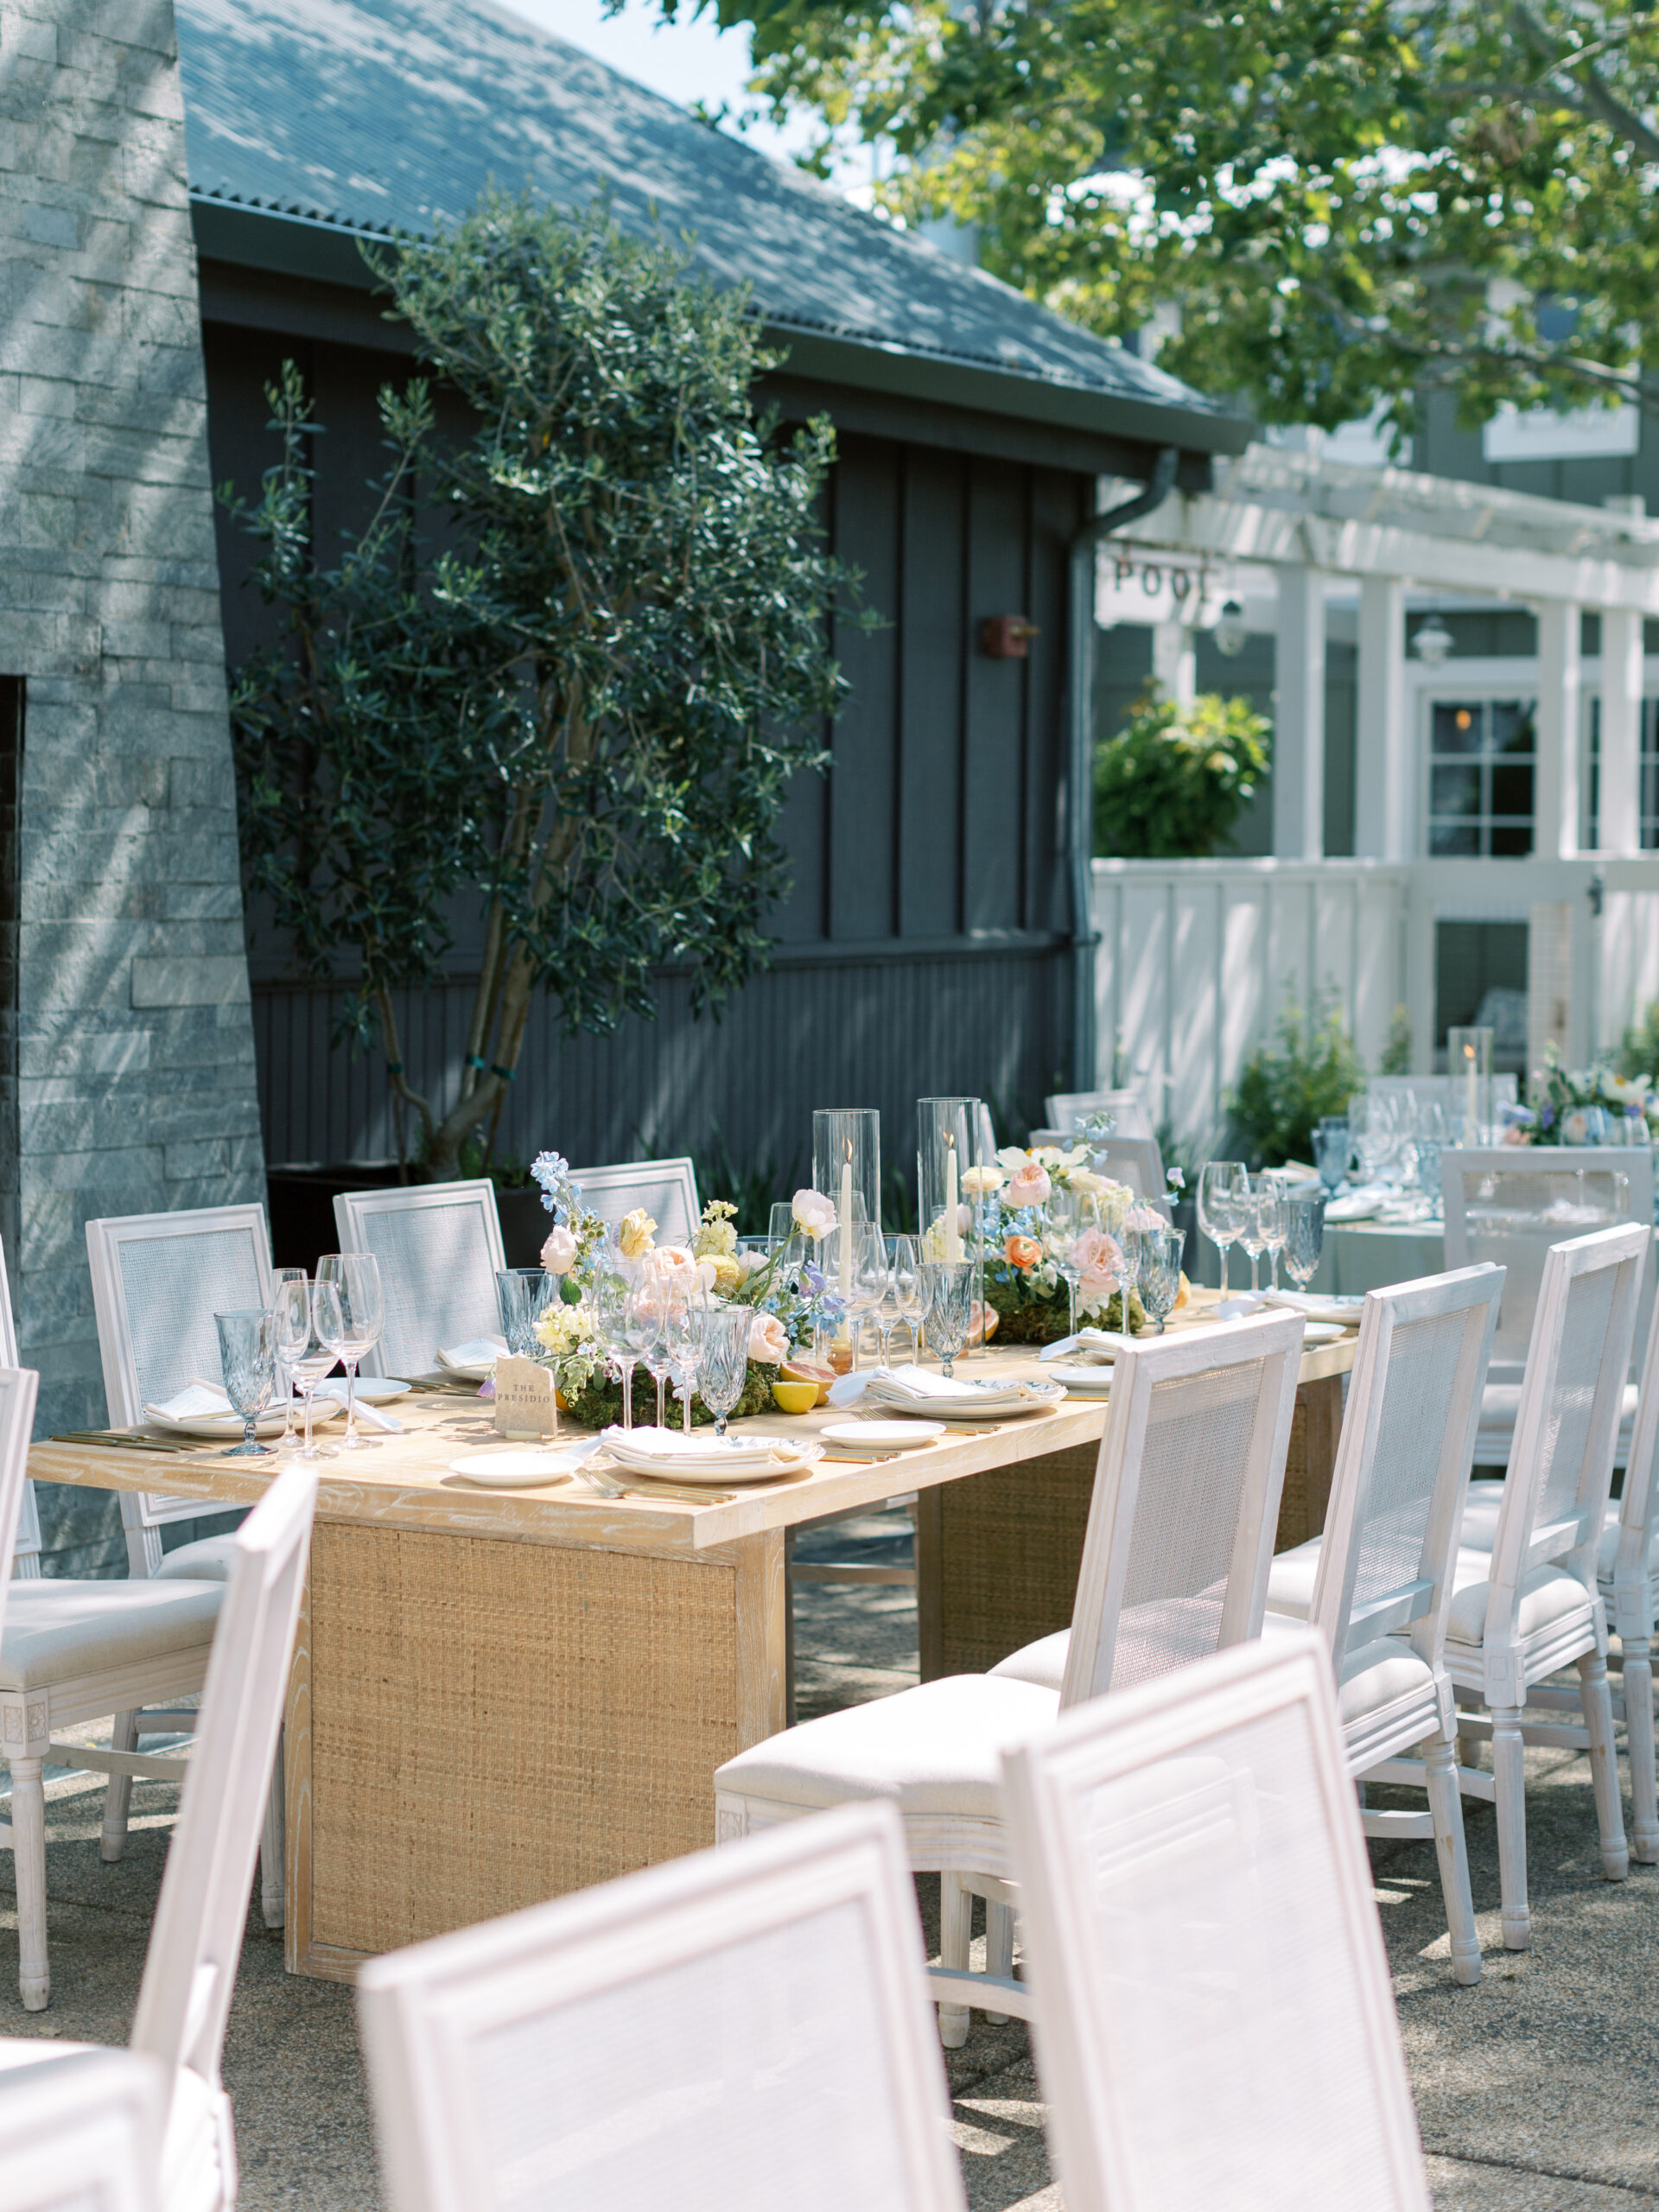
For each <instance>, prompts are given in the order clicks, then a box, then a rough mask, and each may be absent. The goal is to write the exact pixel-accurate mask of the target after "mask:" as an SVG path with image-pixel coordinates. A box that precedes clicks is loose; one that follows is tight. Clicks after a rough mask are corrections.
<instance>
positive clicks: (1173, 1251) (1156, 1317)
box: [1141, 1221, 1186, 1337]
mask: <svg viewBox="0 0 1659 2212" xmlns="http://www.w3.org/2000/svg"><path fill="white" fill-rule="evenodd" d="M1185 1248H1186V1232H1185V1230H1181V1229H1171V1228H1168V1227H1167V1226H1166V1224H1164V1223H1163V1222H1161V1221H1160V1223H1159V1224H1158V1225H1157V1227H1156V1228H1155V1229H1143V1230H1141V1307H1142V1309H1143V1311H1145V1312H1146V1313H1149V1314H1150V1315H1151V1316H1152V1319H1153V1322H1154V1325H1155V1327H1156V1329H1157V1332H1158V1334H1159V1335H1160V1337H1161V1336H1162V1335H1163V1333H1164V1324H1165V1322H1166V1321H1167V1320H1168V1319H1169V1317H1170V1315H1171V1314H1172V1313H1173V1312H1174V1310H1175V1301H1176V1300H1177V1299H1178V1298H1179V1296H1180V1294H1181V1254H1182V1253H1183V1251H1184V1250H1185Z"/></svg>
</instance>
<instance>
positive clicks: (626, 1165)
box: [570, 1160, 702, 1244]
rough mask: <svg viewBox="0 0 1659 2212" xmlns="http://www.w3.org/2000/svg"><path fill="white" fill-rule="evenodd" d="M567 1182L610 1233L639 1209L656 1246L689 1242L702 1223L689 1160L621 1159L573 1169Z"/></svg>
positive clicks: (700, 1207) (694, 1172)
mask: <svg viewBox="0 0 1659 2212" xmlns="http://www.w3.org/2000/svg"><path fill="white" fill-rule="evenodd" d="M570 1180H571V1181H572V1182H573V1183H574V1184H575V1186H576V1189H577V1190H578V1192H580V1193H581V1196H582V1204H583V1205H586V1206H588V1207H591V1208H592V1210H593V1211H594V1213H596V1214H597V1215H598V1216H599V1217H600V1219H601V1221H603V1222H606V1223H607V1224H609V1225H610V1226H611V1227H612V1228H615V1226H616V1224H618V1223H619V1222H620V1220H621V1218H622V1217H623V1215H624V1214H627V1213H632V1211H633V1209H634V1208H635V1207H636V1206H643V1207H644V1208H645V1211H646V1212H647V1213H648V1214H649V1215H650V1216H651V1217H652V1220H653V1221H654V1222H655V1223H656V1224H657V1242H658V1243H659V1244H689V1243H690V1242H691V1240H692V1238H693V1237H694V1236H696V1233H697V1226H698V1224H699V1223H700V1222H701V1221H702V1201H701V1200H700V1199H699V1198H698V1197H697V1171H696V1168H695V1167H694V1166H693V1165H692V1163H691V1162H690V1160H619V1161H617V1162H616V1163H615V1165H614V1166H610V1167H573V1168H572V1169H571V1171H570Z"/></svg>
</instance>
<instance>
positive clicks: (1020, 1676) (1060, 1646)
mask: <svg viewBox="0 0 1659 2212" xmlns="http://www.w3.org/2000/svg"><path fill="white" fill-rule="evenodd" d="M1069 1649H1071V1630H1070V1629H1069V1628H1062V1629H1057V1630H1055V1632H1054V1634H1053V1635H1052V1636H1039V1637H1038V1639H1037V1641H1036V1643H1022V1644H1021V1645H1020V1649H1019V1650H1018V1651H1011V1652H1010V1653H1009V1654H1008V1656H1007V1658H1006V1659H999V1660H998V1661H997V1662H996V1664H995V1667H993V1668H992V1669H991V1672H992V1674H994V1675H1001V1677H1002V1679H1003V1681H1011V1682H1035V1683H1036V1684H1037V1686H1038V1688H1039V1689H1045V1690H1052V1691H1053V1692H1054V1694H1055V1695H1056V1696H1057V1697H1058V1695H1059V1692H1060V1683H1061V1681H1062V1680H1063V1678H1064V1676H1065V1655H1066V1653H1067V1651H1068V1650H1069Z"/></svg>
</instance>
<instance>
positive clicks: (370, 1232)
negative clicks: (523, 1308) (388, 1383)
mask: <svg viewBox="0 0 1659 2212" xmlns="http://www.w3.org/2000/svg"><path fill="white" fill-rule="evenodd" d="M334 1227H335V1229H336V1230H337V1231H338V1232H339V1236H340V1250H341V1251H342V1252H372V1253H373V1255H374V1256H375V1258H376V1259H377V1260H378V1262H379V1263H380V1285H381V1289H382V1292H383V1294H384V1296H385V1314H386V1319H385V1328H384V1329H383V1330H382V1331H381V1332H380V1341H379V1343H378V1344H376V1346H375V1347H374V1350H373V1351H372V1352H370V1353H369V1354H368V1355H367V1356H366V1357H365V1359H364V1362H363V1372H364V1373H365V1375H398V1376H414V1375H430V1374H431V1373H432V1371H433V1370H434V1369H435V1367H436V1365H437V1363H438V1349H439V1346H440V1345H442V1346H444V1347H445V1348H446V1349H449V1348H453V1347H454V1345H456V1344H470V1343H471V1342H472V1340H473V1339H474V1338H475V1337H486V1336H493V1335H495V1334H497V1333H498V1332H499V1329H500V1326H501V1309H500V1306H499V1302H498V1301H497V1298H496V1292H495V1278H496V1274H497V1272H498V1271H499V1269H500V1268H505V1266H506V1264H507V1262H506V1255H505V1253H504V1251H503V1250H502V1246H501V1217H500V1215H499V1212H498V1211H497V1209H496V1204H495V1185H494V1184H493V1183H492V1182H491V1181H490V1180H489V1179H488V1178H487V1177H480V1178H479V1179H477V1180H475V1181H470V1182H465V1183H410V1184H402V1185H398V1186H397V1187H396V1188H395V1189H391V1190H381V1191H346V1192H343V1193H342V1194H341V1195H340V1197H338V1198H336V1199H335V1200H334Z"/></svg>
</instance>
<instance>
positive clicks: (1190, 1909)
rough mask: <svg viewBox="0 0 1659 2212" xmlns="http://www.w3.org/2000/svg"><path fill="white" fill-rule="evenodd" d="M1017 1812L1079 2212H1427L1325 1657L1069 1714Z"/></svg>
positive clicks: (1189, 1679) (1026, 1761) (1254, 1656)
mask: <svg viewBox="0 0 1659 2212" xmlns="http://www.w3.org/2000/svg"><path fill="white" fill-rule="evenodd" d="M1003 1791H1004V1796H1005V1799H1006V1802H1007V1817H1008V1825H1009V1831H1010V1851H1011V1855H1012V1859H1013V1863H1014V1871H1015V1873H1016V1875H1017V1877H1018V1879H1019V1882H1020V1891H1021V1895H1022V1897H1023V1898H1024V1910H1025V1926H1026V1939H1025V1941H1026V1967H1027V1976H1028V1979H1029V1984H1030V1987H1031V1991H1032V1999H1033V2040H1034V2043H1035V2046H1036V2060H1037V2070H1038V2076H1039V2081H1040V2082H1041V2085H1042V2089H1043V2094H1044V2098H1045V2101H1046V2105H1047V2107H1048V2126H1049V2133H1050V2138H1051V2140H1052V2144H1053V2147H1054V2153H1055V2159H1056V2163H1057V2164H1058V2169H1059V2181H1060V2186H1061V2188H1062V2190H1064V2192H1065V2203H1066V2212H1217V2208H1218V2207H1221V2206H1225V2207H1226V2208H1227V2212H1333V2208H1334V2207H1336V2206H1338V2205H1340V2206H1341V2207H1342V2212H1428V2208H1429V2193H1428V2185H1427V2177H1426V2175H1425V2173H1424V2171H1423V2160H1422V2150H1421V2144H1420V2142H1419V2139H1418V2134H1417V2126H1416V2120H1415V2116H1414V2113H1413V2110H1412V2101H1411V2091H1410V2087H1409V2084H1408V2081H1407V2077H1406V2066H1405V2056H1404V2053H1403V2051H1402V2048H1401V2042H1400V2025H1399V2021H1398V2018H1396V2015H1395V2006H1394V1993H1393V1990H1392V1987H1391V1986H1390V1982H1389V1962H1388V1956H1387V1954H1386V1952H1385V1950H1384V1948H1383V1932H1382V1929H1381V1928H1380V1927H1379V1926H1378V1924H1377V1915H1376V1902H1375V1898H1374V1893H1373V1889H1372V1876H1371V1869H1370V1863H1369V1859H1368V1856H1367V1853H1366V1849H1365V1843H1364V1839H1363V1835H1362V1834H1361V1831H1360V1825H1359V1821H1358V1818H1357V1813H1356V1808H1355V1804H1354V1793H1353V1788H1352V1785H1351V1783H1350V1781H1349V1779H1348V1762H1347V1758H1346V1757H1345V1754H1344V1747H1343V1742H1342V1735H1341V1731H1340V1729H1339V1727H1338V1721H1337V1715H1336V1711H1335V1704H1334V1700H1333V1698H1332V1685H1331V1668H1330V1655H1329V1653H1328V1651H1327V1650H1326V1649H1325V1647H1324V1645H1323V1643H1321V1641H1320V1640H1319V1638H1318V1637H1315V1636H1313V1635H1312V1634H1310V1633H1309V1632H1307V1631H1306V1630H1292V1631H1291V1632H1290V1635H1289V1636H1288V1637H1286V1638H1284V1639H1283V1640H1282V1641H1281V1640H1280V1639H1277V1638H1275V1639H1274V1641H1273V1642H1271V1643H1253V1644H1248V1645H1246V1646H1244V1647H1243V1649H1237V1650H1231V1651H1224V1652H1221V1653H1219V1654H1217V1656H1215V1657H1213V1658H1210V1659H1205V1660H1202V1661H1200V1662H1198V1664H1197V1665H1196V1666H1192V1667H1186V1668H1183V1669H1180V1670H1179V1672H1178V1673H1175V1674H1172V1675H1163V1676H1162V1677H1160V1679H1159V1680H1157V1681H1151V1682H1147V1683H1144V1684H1142V1685H1141V1687H1140V1688H1136V1689H1132V1690H1128V1691H1126V1692H1124V1693H1123V1694H1121V1695H1115V1696H1112V1697H1109V1698H1103V1699H1101V1700H1098V1701H1097V1702H1096V1703H1094V1704H1091V1705H1085V1706H1084V1707H1080V1708H1079V1709H1078V1710H1077V1711H1075V1712H1072V1713H1067V1714H1066V1715H1065V1718H1064V1719H1062V1720H1061V1721H1060V1722H1059V1724H1058V1726H1057V1727H1055V1728H1054V1729H1052V1731H1051V1732H1049V1733H1047V1734H1046V1735H1045V1736H1042V1737H1039V1738H1036V1739H1035V1740H1033V1741H1030V1742H1027V1743H1026V1744H1024V1745H1020V1747H1019V1748H1017V1749H1014V1750H1011V1751H1009V1752H1008V1754H1007V1757H1006V1758H1005V1760H1004V1765H1003Z"/></svg>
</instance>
